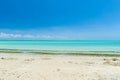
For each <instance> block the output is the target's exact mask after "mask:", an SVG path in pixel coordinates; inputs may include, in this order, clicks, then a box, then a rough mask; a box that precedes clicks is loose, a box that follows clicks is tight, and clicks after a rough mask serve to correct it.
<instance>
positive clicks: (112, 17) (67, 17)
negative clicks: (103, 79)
mask: <svg viewBox="0 0 120 80" xmlns="http://www.w3.org/2000/svg"><path fill="white" fill-rule="evenodd" d="M0 39H77V40H99V39H100V40H107V39H108V40H120V0H1V1H0Z"/></svg>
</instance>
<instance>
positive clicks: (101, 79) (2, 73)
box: [0, 54, 120, 80]
mask: <svg viewBox="0 0 120 80" xmlns="http://www.w3.org/2000/svg"><path fill="white" fill-rule="evenodd" d="M0 80H120V57H92V56H71V55H69V56H68V55H17V54H11V55H10V54H0Z"/></svg>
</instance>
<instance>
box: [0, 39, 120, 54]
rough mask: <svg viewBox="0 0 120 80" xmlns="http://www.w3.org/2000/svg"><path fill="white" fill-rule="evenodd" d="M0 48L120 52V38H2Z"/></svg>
mask: <svg viewBox="0 0 120 80" xmlns="http://www.w3.org/2000/svg"><path fill="white" fill-rule="evenodd" d="M0 49H26V50H62V51H64V50H67V51H117V52H120V40H1V41H0Z"/></svg>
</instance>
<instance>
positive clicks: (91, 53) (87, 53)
mask: <svg viewBox="0 0 120 80" xmlns="http://www.w3.org/2000/svg"><path fill="white" fill-rule="evenodd" d="M1 53H7V54H8V53H10V54H28V55H29V54H33V55H34V54H38V55H76V56H116V57H120V52H118V51H87V50H86V51H70V50H69V51H68V50H22V49H0V54H1Z"/></svg>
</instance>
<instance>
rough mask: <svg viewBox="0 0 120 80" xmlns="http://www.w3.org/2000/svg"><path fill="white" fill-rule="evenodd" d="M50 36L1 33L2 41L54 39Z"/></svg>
mask: <svg viewBox="0 0 120 80" xmlns="http://www.w3.org/2000/svg"><path fill="white" fill-rule="evenodd" d="M52 38H53V37H52V36H50V35H42V36H41V35H33V34H16V33H14V34H13V33H5V32H0V39H52Z"/></svg>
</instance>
